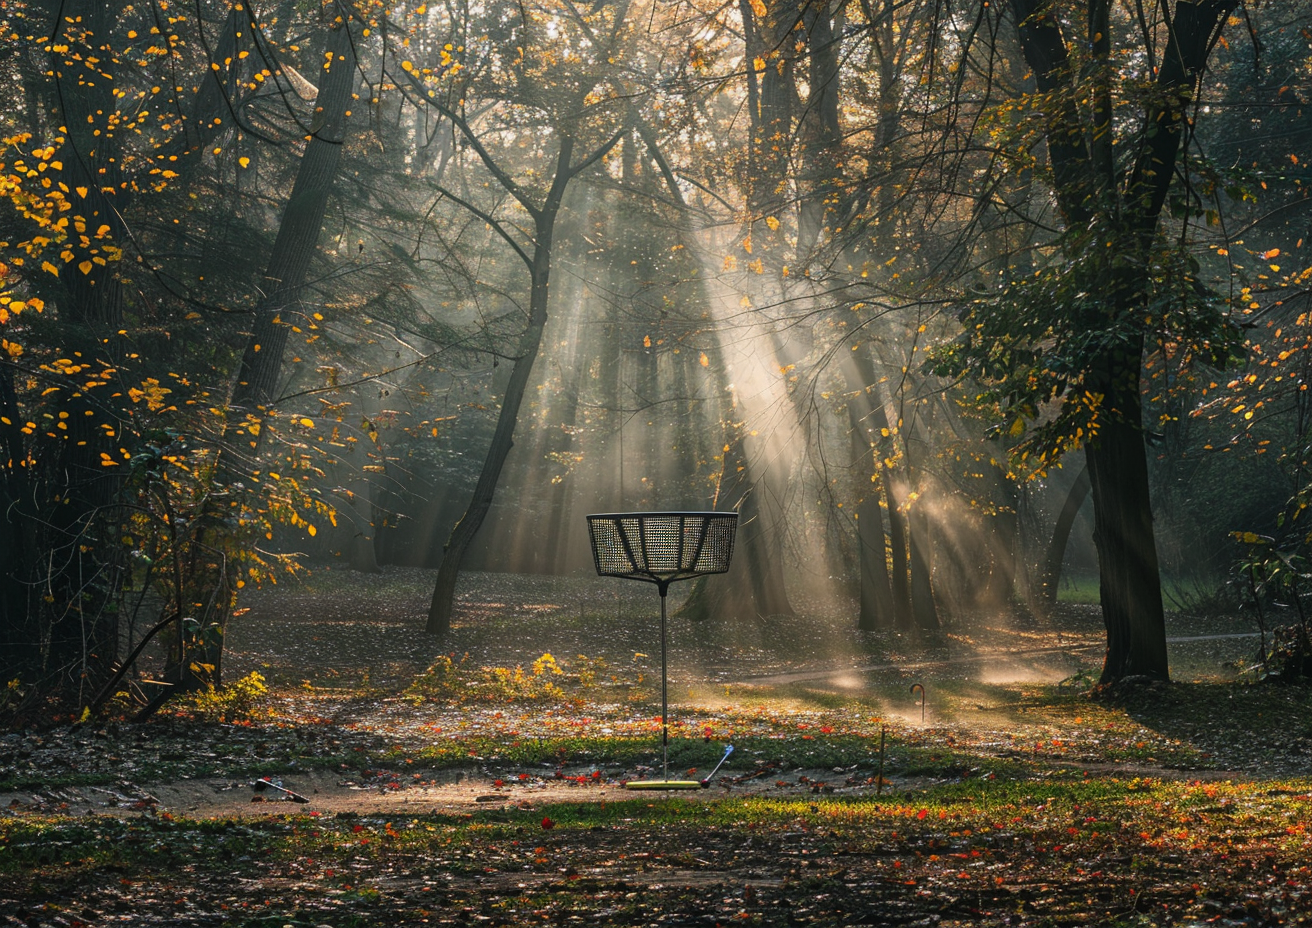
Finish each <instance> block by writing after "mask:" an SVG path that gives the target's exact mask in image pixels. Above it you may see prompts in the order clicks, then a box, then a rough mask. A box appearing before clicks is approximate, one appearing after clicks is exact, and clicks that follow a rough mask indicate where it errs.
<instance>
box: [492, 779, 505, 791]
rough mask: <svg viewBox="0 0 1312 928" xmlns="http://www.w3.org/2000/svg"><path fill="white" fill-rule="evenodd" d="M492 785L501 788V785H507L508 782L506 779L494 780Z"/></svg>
mask: <svg viewBox="0 0 1312 928" xmlns="http://www.w3.org/2000/svg"><path fill="white" fill-rule="evenodd" d="M492 785H493V786H495V787H496V788H497V789H501V787H503V786H505V785H506V783H505V781H504V780H493V781H492Z"/></svg>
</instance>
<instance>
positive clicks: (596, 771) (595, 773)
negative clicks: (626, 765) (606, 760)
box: [592, 770, 601, 780]
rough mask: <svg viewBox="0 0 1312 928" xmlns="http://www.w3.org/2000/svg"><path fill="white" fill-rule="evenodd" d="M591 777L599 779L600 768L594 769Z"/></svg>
mask: <svg viewBox="0 0 1312 928" xmlns="http://www.w3.org/2000/svg"><path fill="white" fill-rule="evenodd" d="M592 779H594V780H600V779H601V771H600V770H594V771H592Z"/></svg>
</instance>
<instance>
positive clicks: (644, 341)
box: [642, 335, 651, 348]
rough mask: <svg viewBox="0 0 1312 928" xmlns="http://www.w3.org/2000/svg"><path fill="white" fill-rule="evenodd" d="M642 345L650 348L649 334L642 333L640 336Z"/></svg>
mask: <svg viewBox="0 0 1312 928" xmlns="http://www.w3.org/2000/svg"><path fill="white" fill-rule="evenodd" d="M642 347H644V348H650V347H651V336H650V335H644V336H643V337H642Z"/></svg>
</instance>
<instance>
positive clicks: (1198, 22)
mask: <svg viewBox="0 0 1312 928" xmlns="http://www.w3.org/2000/svg"><path fill="white" fill-rule="evenodd" d="M1237 5H1238V0H1178V2H1177V3H1176V4H1175V7H1174V10H1173V11H1166V12H1167V14H1168V15H1169V16H1170V26H1171V28H1170V32H1169V38H1168V40H1167V44H1166V48H1165V50H1164V51H1163V54H1162V56H1161V64H1160V66H1159V67H1158V69H1157V72H1156V74H1155V75H1154V77H1153V82H1154V85H1155V86H1154V92H1153V93H1152V94H1151V95H1150V96H1149V97H1148V98H1147V101H1148V102H1147V104H1146V107H1145V111H1144V114H1143V117H1144V125H1145V126H1146V127H1147V128H1146V131H1145V132H1144V134H1143V137H1142V139H1140V140H1138V141H1136V143H1135V150H1134V152H1133V156H1132V161H1131V165H1130V170H1129V172H1128V176H1125V177H1121V176H1120V175H1119V174H1118V173H1117V168H1116V158H1115V153H1114V151H1113V145H1112V142H1113V130H1114V126H1113V124H1112V99H1111V88H1110V83H1109V80H1110V76H1109V75H1110V70H1109V68H1110V56H1111V38H1112V37H1111V30H1110V28H1109V22H1110V20H1109V18H1108V16H1109V13H1108V11H1109V8H1110V4H1109V3H1107V0H1088V2H1087V4H1086V9H1085V12H1086V16H1085V24H1086V26H1087V28H1088V41H1089V46H1088V47H1089V50H1090V52H1091V54H1092V55H1093V57H1094V58H1095V59H1097V66H1096V67H1095V68H1094V69H1093V77H1094V87H1093V92H1092V94H1091V96H1092V101H1091V102H1092V105H1091V106H1089V107H1083V104H1082V103H1081V100H1083V99H1086V98H1087V97H1088V96H1089V94H1088V91H1087V90H1084V89H1081V90H1080V92H1078V93H1077V92H1075V90H1076V86H1077V82H1078V81H1079V80H1080V77H1081V76H1080V75H1079V74H1077V73H1076V72H1075V69H1074V67H1073V64H1072V61H1071V57H1070V51H1069V47H1068V43H1067V41H1066V36H1065V35H1064V28H1065V27H1064V26H1063V23H1062V20H1061V19H1060V18H1059V17H1058V16H1057V15H1055V12H1054V9H1053V6H1054V5H1053V4H1052V3H1050V2H1047V0H1012V8H1013V11H1014V13H1015V17H1016V24H1017V28H1018V34H1019V37H1020V43H1021V51H1022V54H1023V55H1024V57H1025V60H1026V62H1027V63H1028V64H1029V65H1030V67H1031V69H1032V70H1033V73H1034V77H1035V83H1036V85H1037V87H1038V89H1039V91H1040V93H1041V94H1043V95H1045V99H1046V100H1047V101H1048V103H1047V105H1048V106H1049V107H1050V112H1048V113H1047V114H1046V115H1047V117H1048V120H1049V126H1050V128H1049V129H1048V130H1047V143H1048V155H1049V159H1050V162H1051V165H1052V171H1053V179H1054V192H1055V194H1056V197H1057V203H1058V206H1059V208H1060V210H1061V213H1062V217H1063V219H1064V220H1065V222H1066V224H1067V226H1068V227H1069V228H1073V229H1085V228H1089V227H1090V226H1091V225H1094V224H1097V225H1098V226H1100V227H1101V228H1103V229H1105V230H1106V232H1105V233H1104V235H1105V236H1106V237H1107V238H1108V239H1109V240H1108V242H1107V244H1108V249H1107V253H1106V264H1105V266H1106V267H1107V268H1110V269H1112V270H1111V274H1112V279H1111V280H1110V284H1111V286H1112V288H1113V292H1112V295H1111V298H1110V299H1109V302H1108V310H1109V314H1108V318H1107V320H1106V322H1107V324H1108V326H1109V327H1116V326H1120V327H1122V328H1123V329H1126V330H1128V329H1134V328H1136V327H1138V328H1137V335H1136V336H1135V337H1132V338H1130V339H1129V341H1130V344H1128V345H1127V346H1126V347H1124V348H1122V349H1120V350H1118V351H1116V353H1114V354H1112V353H1110V351H1111V349H1109V355H1108V356H1107V357H1105V358H1103V359H1101V362H1100V369H1098V370H1091V371H1089V372H1088V383H1087V384H1086V386H1087V388H1088V389H1089V391H1090V392H1091V393H1092V394H1093V395H1101V396H1102V397H1103V399H1102V402H1101V405H1100V408H1099V412H1098V430H1097V434H1096V435H1095V436H1094V437H1093V438H1092V439H1090V441H1089V442H1088V447H1087V459H1088V466H1089V477H1090V485H1091V488H1092V493H1093V502H1094V540H1095V544H1096V546H1097V549H1098V562H1099V563H1098V572H1099V588H1100V598H1101V600H1102V610H1103V619H1104V621H1105V623H1106V626H1107V655H1106V660H1105V662H1104V664H1103V673H1102V682H1103V683H1110V682H1114V681H1115V680H1118V679H1121V678H1122V677H1125V676H1128V675H1132V674H1143V675H1147V676H1151V677H1157V678H1160V679H1167V678H1168V667H1167V658H1166V625H1165V620H1164V618H1163V613H1162V595H1161V577H1160V573H1159V569H1158V561H1157V546H1156V542H1155V540H1154V538H1153V530H1152V513H1151V509H1150V503H1149V494H1148V465H1147V453H1146V451H1145V448H1144V444H1143V429H1142V423H1141V421H1140V417H1141V415H1142V410H1141V404H1140V376H1141V364H1142V357H1141V354H1142V350H1143V342H1144V331H1143V329H1142V327H1141V324H1140V323H1138V322H1136V321H1134V320H1136V319H1137V318H1141V317H1142V316H1143V315H1145V313H1144V307H1143V300H1144V298H1145V296H1146V294H1147V293H1148V287H1147V286H1146V283H1147V281H1146V280H1144V279H1135V276H1136V275H1140V276H1142V275H1144V274H1146V273H1148V270H1147V269H1148V267H1149V265H1150V262H1149V255H1150V254H1151V250H1152V248H1153V246H1154V244H1155V241H1156V238H1157V236H1158V234H1159V221H1160V217H1161V212H1162V208H1163V206H1164V204H1165V203H1166V198H1167V195H1168V193H1169V191H1170V187H1171V183H1172V181H1173V179H1174V176H1175V173H1176V165H1177V163H1178V162H1179V159H1180V151H1181V140H1182V139H1183V137H1184V133H1185V132H1186V131H1187V129H1188V125H1189V119H1188V108H1189V106H1190V105H1191V101H1192V99H1193V97H1194V91H1195V90H1196V89H1197V87H1198V84H1199V78H1200V76H1201V74H1202V71H1203V68H1204V66H1205V65H1206V64H1207V57H1208V55H1209V53H1210V52H1211V49H1212V47H1213V45H1214V44H1215V41H1216V39H1217V37H1218V36H1219V34H1220V30H1221V28H1222V27H1223V25H1224V23H1225V21H1226V18H1227V16H1228V15H1229V13H1230V11H1231V10H1233V9H1234V8H1235V7H1236V6H1237ZM1102 283H1108V281H1103V282H1102Z"/></svg>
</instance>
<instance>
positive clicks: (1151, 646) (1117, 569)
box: [1086, 354, 1170, 683]
mask: <svg viewBox="0 0 1312 928" xmlns="http://www.w3.org/2000/svg"><path fill="white" fill-rule="evenodd" d="M1125 363H1126V364H1127V365H1128V364H1133V369H1132V370H1131V369H1129V368H1128V367H1127V368H1126V369H1123V370H1122V371H1120V372H1119V374H1118V376H1117V377H1116V380H1117V381H1119V382H1120V383H1121V384H1122V385H1123V386H1122V387H1121V389H1119V390H1117V389H1115V388H1114V387H1113V388H1112V390H1109V392H1108V396H1107V399H1106V400H1105V405H1106V406H1107V407H1108V414H1107V415H1105V416H1103V417H1101V418H1102V421H1101V427H1100V428H1099V430H1098V434H1097V436H1096V437H1095V438H1094V439H1093V440H1092V441H1091V442H1090V443H1089V446H1088V449H1087V451H1086V456H1087V459H1088V463H1089V484H1090V487H1091V489H1092V493H1093V512H1094V526H1095V528H1094V544H1095V545H1096V547H1097V549H1098V586H1099V591H1100V594H1099V595H1100V599H1101V601H1102V613H1103V621H1104V622H1105V623H1106V626H1107V654H1106V658H1105V660H1104V662H1103V669H1102V679H1101V681H1100V682H1102V683H1110V682H1113V681H1115V680H1119V679H1121V678H1123V677H1127V676H1132V675H1142V676H1148V677H1155V678H1157V679H1160V680H1166V679H1169V677H1170V672H1169V668H1168V664H1167V656H1166V620H1165V616H1164V614H1163V609H1162V588H1161V579H1160V573H1159V569H1158V562H1157V542H1156V539H1155V538H1154V537H1153V518H1152V507H1151V504H1150V501H1149V497H1148V457H1147V453H1146V451H1145V448H1144V443H1143V429H1142V428H1141V427H1140V425H1139V420H1140V415H1141V410H1140V401H1139V356H1138V355H1137V354H1135V355H1134V356H1133V358H1132V359H1129V358H1127V359H1126V362H1125Z"/></svg>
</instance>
